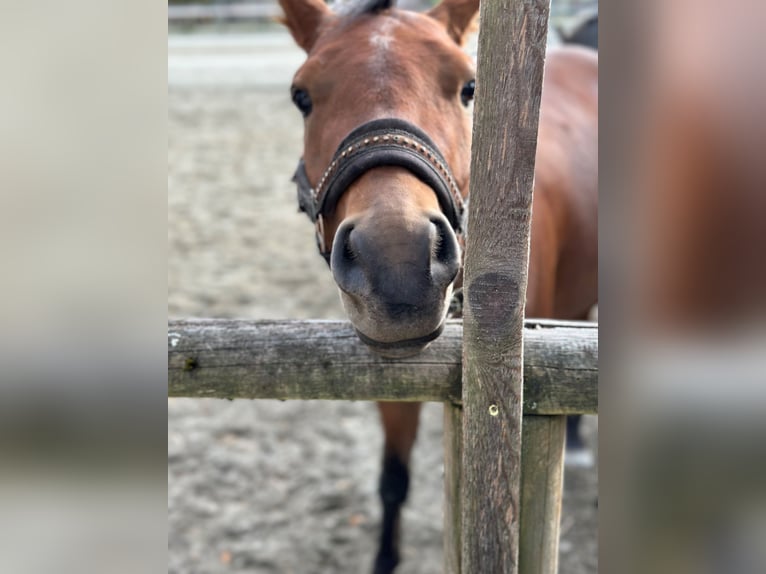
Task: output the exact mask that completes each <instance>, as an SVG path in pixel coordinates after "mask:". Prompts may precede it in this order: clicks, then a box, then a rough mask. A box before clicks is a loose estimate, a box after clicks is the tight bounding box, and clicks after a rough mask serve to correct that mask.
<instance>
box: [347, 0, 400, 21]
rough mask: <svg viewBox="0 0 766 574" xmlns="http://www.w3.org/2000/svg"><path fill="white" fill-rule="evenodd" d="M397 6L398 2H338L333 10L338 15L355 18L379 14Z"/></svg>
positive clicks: (358, 0) (352, 0)
mask: <svg viewBox="0 0 766 574" xmlns="http://www.w3.org/2000/svg"><path fill="white" fill-rule="evenodd" d="M395 5H396V0H336V1H335V2H334V3H333V5H332V9H333V12H335V13H336V14H338V15H340V16H343V17H346V18H355V17H357V16H362V15H364V14H377V13H378V12H382V11H383V10H388V9H390V8H393V7H394V6H395Z"/></svg>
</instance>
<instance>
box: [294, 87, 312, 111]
mask: <svg viewBox="0 0 766 574" xmlns="http://www.w3.org/2000/svg"><path fill="white" fill-rule="evenodd" d="M292 97H293V103H294V104H295V106H296V107H297V108H298V109H299V110H300V111H301V113H302V114H303V117H304V118H305V117H306V116H308V115H309V114H310V113H311V97H310V96H309V93H308V92H307V91H306V90H301V89H299V88H293V89H292Z"/></svg>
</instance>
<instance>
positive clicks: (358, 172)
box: [293, 118, 465, 265]
mask: <svg viewBox="0 0 766 574" xmlns="http://www.w3.org/2000/svg"><path fill="white" fill-rule="evenodd" d="M383 166H397V167H403V168H405V169H407V170H408V171H410V172H411V173H413V174H414V175H415V176H416V177H417V178H418V179H420V180H421V181H422V182H423V183H425V184H427V185H428V186H430V187H431V189H433V190H434V192H435V193H436V197H437V198H438V200H439V207H440V208H441V210H442V213H444V215H445V217H446V218H447V220H448V221H449V222H450V225H452V229H453V230H454V231H455V233H456V234H457V236H458V238H460V237H461V236H462V235H463V230H464V218H465V202H464V201H463V198H462V196H461V195H460V190H459V189H458V186H457V183H455V179H454V178H453V177H452V173H451V172H450V169H449V166H448V165H447V162H446V161H445V160H444V156H442V154H441V153H440V152H439V150H438V148H437V147H436V145H434V143H433V142H432V141H431V139H430V138H429V137H428V136H427V135H426V134H425V133H423V131H422V130H421V129H420V128H418V127H417V126H415V125H413V124H411V123H409V122H406V121H404V120H400V119H397V118H384V119H379V120H373V121H371V122H367V123H365V124H362V125H361V126H359V127H357V128H355V129H354V130H353V131H352V132H351V133H350V134H348V136H346V138H345V139H344V140H343V142H342V143H341V144H340V146H338V149H337V151H336V152H335V155H333V157H332V159H331V160H330V164H329V165H328V166H327V169H326V170H325V172H324V174H323V175H322V177H321V178H320V179H319V182H318V183H317V185H316V187H314V186H312V185H311V182H310V181H309V178H308V174H307V173H306V166H305V164H304V162H303V158H301V160H300V161H299V162H298V168H297V169H296V171H295V175H294V176H293V181H294V182H295V183H296V184H297V186H298V205H299V206H300V210H301V211H303V212H305V213H306V215H308V216H309V219H311V221H313V222H314V223H315V225H316V235H317V247H318V248H319V252H320V253H321V254H322V256H323V257H324V258H325V260H326V261H327V264H328V265H329V264H330V250H329V249H327V245H326V244H325V240H324V218H325V217H326V216H327V215H328V214H330V213H332V212H333V211H334V210H335V208H336V206H337V205H338V201H339V200H340V198H341V196H342V195H343V193H344V192H345V191H346V189H348V187H349V186H350V185H351V184H352V183H354V181H356V180H357V179H359V177H361V176H362V175H363V174H364V173H365V172H367V171H369V170H371V169H373V168H376V167H383Z"/></svg>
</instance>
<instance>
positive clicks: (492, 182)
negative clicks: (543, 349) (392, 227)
mask: <svg viewBox="0 0 766 574" xmlns="http://www.w3.org/2000/svg"><path fill="white" fill-rule="evenodd" d="M548 8H549V2H548V1H546V0H494V1H492V2H482V3H481V25H480V32H479V54H478V72H477V79H476V108H475V112H474V138H473V146H472V149H471V209H470V211H469V220H468V241H467V245H466V258H465V260H466V268H465V279H464V288H465V298H464V308H463V312H464V315H463V321H464V333H463V353H464V357H465V359H464V364H463V381H464V385H463V475H462V477H463V482H462V484H461V491H462V493H463V497H462V507H463V508H462V516H463V520H462V541H463V555H462V566H463V568H462V569H463V572H470V573H474V572H493V573H494V572H502V573H504V574H516V573H517V572H518V542H519V505H520V500H519V488H520V482H521V467H520V460H521V417H522V365H523V361H522V359H523V349H522V327H523V318H524V299H525V294H526V286H527V261H528V254H529V230H530V220H531V206H532V182H533V179H534V165H535V153H536V149H537V124H538V117H539V110H540V95H541V92H542V80H543V66H544V61H545V41H546V34H547V28H548Z"/></svg>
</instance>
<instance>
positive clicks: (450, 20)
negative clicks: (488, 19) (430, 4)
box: [428, 0, 479, 46]
mask: <svg viewBox="0 0 766 574" xmlns="http://www.w3.org/2000/svg"><path fill="white" fill-rule="evenodd" d="M478 11H479V0H442V2H440V3H439V4H438V5H437V6H435V7H434V8H431V10H429V11H428V15H429V16H431V18H434V19H436V20H438V21H439V22H441V23H442V24H444V26H445V27H446V28H447V32H448V33H449V35H450V36H452V38H453V39H454V40H455V42H457V43H458V44H460V45H461V46H462V45H463V42H464V41H465V36H466V33H467V32H469V31H471V30H472V29H473V23H474V20H475V18H476V15H477V13H478Z"/></svg>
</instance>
